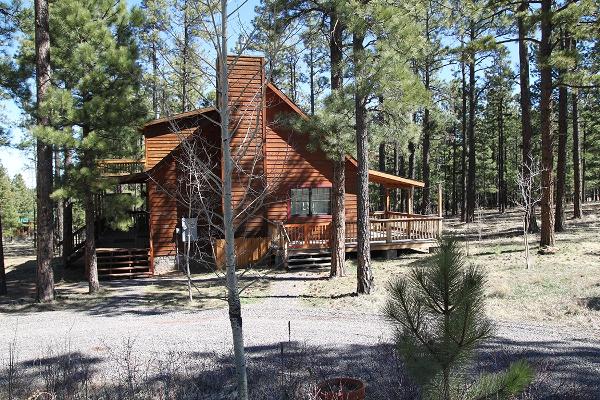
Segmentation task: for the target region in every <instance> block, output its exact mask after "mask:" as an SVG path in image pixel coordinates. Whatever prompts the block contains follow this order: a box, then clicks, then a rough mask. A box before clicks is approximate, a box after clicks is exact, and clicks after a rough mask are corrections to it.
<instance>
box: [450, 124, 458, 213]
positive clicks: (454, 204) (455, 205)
mask: <svg viewBox="0 0 600 400" xmlns="http://www.w3.org/2000/svg"><path fill="white" fill-rule="evenodd" d="M456 134H457V132H456V124H454V126H453V133H452V206H451V208H452V215H456V214H458V196H457V193H456V186H457V185H456Z"/></svg>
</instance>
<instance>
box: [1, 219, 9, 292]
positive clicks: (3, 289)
mask: <svg viewBox="0 0 600 400" xmlns="http://www.w3.org/2000/svg"><path fill="white" fill-rule="evenodd" d="M3 232H4V231H3V229H2V215H1V214H0V296H6V295H7V294H8V289H7V287H6V269H5V267H4V243H3V242H2V234H3Z"/></svg>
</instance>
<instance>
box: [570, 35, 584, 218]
mask: <svg viewBox="0 0 600 400" xmlns="http://www.w3.org/2000/svg"><path fill="white" fill-rule="evenodd" d="M571 47H572V50H577V42H576V41H575V39H571ZM578 100H579V96H578V93H577V89H574V90H573V94H572V95H571V103H572V104H571V107H572V114H573V115H572V118H573V218H582V217H583V213H582V212H581V202H582V198H583V193H582V190H581V189H582V185H581V144H580V143H579V110H578V107H577V106H578V104H577V102H578Z"/></svg>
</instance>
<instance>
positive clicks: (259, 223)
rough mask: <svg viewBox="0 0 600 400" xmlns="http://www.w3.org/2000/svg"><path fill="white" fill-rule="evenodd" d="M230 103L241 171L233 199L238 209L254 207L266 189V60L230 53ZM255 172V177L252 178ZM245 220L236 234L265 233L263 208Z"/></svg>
mask: <svg viewBox="0 0 600 400" xmlns="http://www.w3.org/2000/svg"><path fill="white" fill-rule="evenodd" d="M228 65H229V91H228V94H229V106H230V107H231V109H232V112H231V116H230V118H231V121H230V129H234V127H235V128H236V132H235V134H234V136H233V137H232V140H231V150H232V155H233V157H234V160H235V163H236V164H237V165H238V168H239V169H238V172H234V176H233V188H232V200H233V206H234V210H235V213H236V214H237V213H240V212H241V211H242V210H246V209H248V207H252V206H251V205H250V204H251V202H252V203H256V202H255V199H256V196H253V195H252V194H250V195H248V192H252V191H254V192H255V193H261V192H263V190H264V181H263V180H262V179H260V178H259V177H261V176H263V175H264V166H263V163H264V160H263V155H264V149H263V147H262V146H263V106H264V96H263V92H264V60H263V59H262V58H258V57H239V58H236V57H229V58H228ZM249 175H252V176H253V178H249ZM253 211H254V212H253V213H252V214H253V215H251V216H249V217H248V215H247V214H244V215H243V216H242V218H246V217H248V219H247V220H246V222H245V223H241V222H240V221H241V220H238V221H237V222H236V224H239V226H238V229H237V232H236V236H239V237H248V236H260V235H264V232H265V228H266V224H265V221H264V218H263V211H261V210H258V211H257V210H256V209H254V210H253Z"/></svg>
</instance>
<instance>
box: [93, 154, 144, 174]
mask: <svg viewBox="0 0 600 400" xmlns="http://www.w3.org/2000/svg"><path fill="white" fill-rule="evenodd" d="M97 165H98V169H99V170H100V173H101V174H102V176H107V177H118V176H124V175H129V174H135V173H138V172H143V171H144V168H145V163H144V160H133V159H128V158H121V159H106V160H98V162H97Z"/></svg>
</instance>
